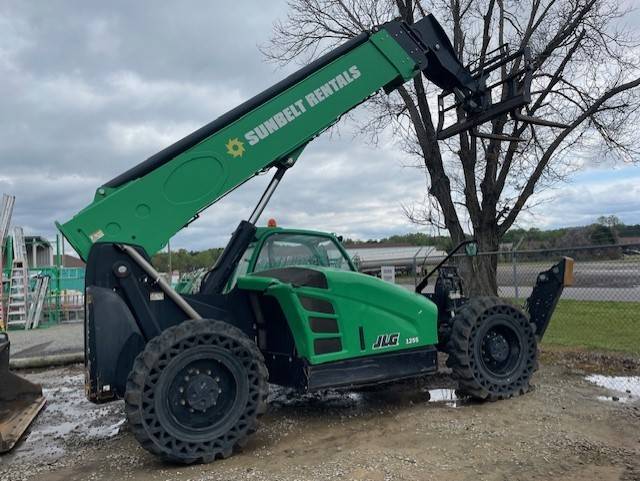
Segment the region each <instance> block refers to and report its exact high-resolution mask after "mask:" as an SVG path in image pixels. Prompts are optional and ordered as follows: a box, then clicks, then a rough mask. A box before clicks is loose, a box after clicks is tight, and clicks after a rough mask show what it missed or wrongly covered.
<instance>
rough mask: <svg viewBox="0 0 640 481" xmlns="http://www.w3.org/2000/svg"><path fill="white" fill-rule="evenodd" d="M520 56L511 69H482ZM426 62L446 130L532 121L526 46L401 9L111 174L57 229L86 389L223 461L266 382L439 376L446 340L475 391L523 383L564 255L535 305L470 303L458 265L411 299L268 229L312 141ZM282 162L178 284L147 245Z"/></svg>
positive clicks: (161, 241) (355, 382) (240, 441)
mask: <svg viewBox="0 0 640 481" xmlns="http://www.w3.org/2000/svg"><path fill="white" fill-rule="evenodd" d="M514 63H516V64H517V65H519V69H518V70H517V71H514V72H513V75H510V76H508V77H506V78H505V79H503V80H501V81H498V83H497V84H491V83H490V82H489V81H488V80H487V79H489V77H490V74H491V73H492V72H496V71H500V70H499V69H501V68H502V67H507V66H513V64H514ZM421 74H423V75H425V77H426V78H427V79H428V80H430V81H431V82H433V83H434V84H436V85H437V86H438V87H440V88H442V89H443V91H444V93H443V95H441V97H440V109H439V112H440V118H439V125H438V132H437V136H438V138H440V139H444V138H447V137H450V136H452V135H456V134H458V133H460V132H463V131H465V130H469V129H471V130H472V131H473V135H478V136H481V135H482V133H481V132H480V131H479V130H477V126H479V125H480V124H482V123H483V122H486V121H488V120H491V119H494V118H496V117H498V116H504V115H511V117H512V118H514V119H516V121H533V120H534V119H530V118H528V117H524V116H522V115H520V111H521V109H522V108H523V107H524V106H525V105H526V104H527V103H528V102H529V101H530V83H531V74H532V69H531V64H530V59H529V55H528V51H527V50H526V49H523V50H519V51H516V52H514V53H509V52H507V50H506V49H505V48H503V49H501V50H500V51H499V53H498V54H497V55H496V56H495V57H493V58H492V59H490V60H488V61H487V62H486V63H485V64H484V65H483V66H481V67H480V68H479V69H476V70H475V71H471V70H470V69H468V68H466V67H465V66H463V65H462V64H461V62H460V61H459V60H458V59H457V57H456V55H455V53H454V50H453V48H452V46H451V43H450V41H449V39H448V38H447V36H446V34H445V33H444V31H443V30H442V28H441V27H440V25H439V24H438V22H437V21H436V20H435V19H434V17H433V16H431V15H429V16H427V17H424V18H423V19H421V20H420V21H418V22H416V23H415V24H412V25H408V24H406V23H405V22H403V21H400V20H394V21H391V22H389V23H386V24H384V25H381V26H379V27H377V28H374V29H373V30H371V31H369V32H364V33H362V34H360V35H358V36H357V37H355V38H353V39H352V40H350V41H348V42H346V43H345V44H343V45H341V46H339V47H338V48H336V49H334V50H333V51H331V52H329V53H327V54H326V55H324V56H323V57H321V58H319V59H318V60H316V61H315V62H313V63H311V64H309V65H308V66H306V67H304V68H302V69H301V70H299V71H297V72H296V73H294V74H292V75H291V76H289V77H288V78H286V79H285V80H283V81H281V82H279V83H277V84H276V85H274V86H272V87H271V88H269V89H268V90H266V91H264V92H262V93H261V94H259V95H257V96H256V97H254V98H252V99H250V100H248V101H247V102H245V103H243V104H242V105H240V106H238V107H237V108H235V109H233V110H231V111H230V112H228V113H226V114H225V115H223V116H222V117H220V118H218V119H217V120H215V121H213V122H211V123H210V124H208V125H205V126H204V127H202V128H201V129H199V130H197V131H195V132H193V133H192V134H190V135H188V136H187V137H185V138H184V139H182V140H180V141H178V142H176V143H175V144H173V145H171V146H169V147H167V148H166V149H164V150H162V151H161V152H159V153H157V154H155V155H153V156H152V157H150V158H149V159H147V160H146V161H144V162H142V163H141V164H139V165H137V166H135V167H133V168H132V169H130V170H128V171H127V172H125V173H123V174H121V175H119V176H117V177H116V178H114V179H113V180H111V181H109V182H107V183H106V184H104V185H102V186H101V187H100V188H98V190H97V192H96V194H95V198H94V200H93V202H92V203H91V204H90V205H88V206H87V207H85V208H84V209H83V210H82V211H80V212H79V213H78V214H77V215H76V216H75V217H73V218H72V219H71V220H69V221H67V222H65V223H64V224H61V225H58V227H59V229H60V230H61V232H62V233H63V234H64V236H65V237H66V239H67V240H68V241H69V242H70V243H71V244H72V245H73V247H74V248H75V249H76V251H77V252H78V253H79V254H80V256H81V257H82V258H83V259H85V260H86V262H87V270H86V290H85V293H86V296H85V299H86V320H85V324H86V326H85V332H86V339H85V351H86V389H87V396H88V397H89V399H90V400H91V401H93V402H96V403H102V402H107V401H111V400H114V399H118V398H124V401H125V406H126V415H127V419H128V421H129V424H130V426H131V429H132V431H133V433H134V434H135V436H136V438H137V439H138V440H139V441H140V443H141V444H142V445H143V446H144V447H145V448H146V449H147V450H149V451H150V452H152V453H154V454H156V455H158V456H161V457H163V458H165V459H167V460H171V461H174V462H180V463H192V462H208V461H212V460H214V459H216V458H224V457H227V456H229V455H230V454H231V453H232V452H233V450H234V448H237V447H239V446H243V445H244V444H245V443H246V441H247V438H248V436H249V435H250V434H251V433H253V432H254V431H255V429H256V420H257V418H258V416H259V415H260V414H262V413H263V412H264V410H265V400H266V396H267V381H268V380H269V381H270V382H273V383H277V384H280V385H284V386H292V387H295V388H299V389H302V390H313V389H324V388H354V387H360V386H367V385H372V384H380V383H388V382H391V381H395V380H398V379H405V378H411V377H417V376H423V375H425V374H429V373H433V372H435V371H436V368H437V354H438V352H439V351H441V352H444V353H446V354H448V356H449V365H450V366H451V368H452V369H453V373H454V375H455V376H456V377H457V378H458V379H459V382H460V389H461V391H462V392H464V393H466V394H468V395H470V396H473V397H474V398H477V399H488V400H494V399H502V398H507V397H510V396H512V395H516V394H521V393H524V392H525V391H527V389H528V387H529V381H530V379H531V376H532V374H533V372H534V370H535V368H536V355H537V340H538V339H539V338H540V337H541V336H542V334H543V333H544V330H545V328H546V326H547V324H548V322H549V318H550V316H551V313H552V312H553V308H554V307H555V302H556V301H557V299H558V297H559V295H560V292H561V290H562V286H563V284H564V282H565V279H566V277H567V276H569V275H570V269H569V268H568V264H567V263H566V262H561V263H560V264H558V265H556V266H554V267H553V268H552V269H551V270H549V271H547V272H545V273H543V274H541V275H540V277H539V279H538V283H537V285H536V287H535V289H534V292H533V294H532V297H531V298H529V300H528V305H527V309H526V311H527V312H525V311H523V310H521V309H519V308H517V307H513V306H511V305H510V304H507V303H505V302H503V301H502V300H500V299H498V298H471V299H468V298H465V297H463V295H462V294H463V293H462V290H461V280H460V277H459V276H458V273H457V272H456V270H455V268H452V267H450V266H444V265H443V266H442V267H441V268H440V269H438V272H439V275H438V278H437V281H436V284H435V292H434V293H433V294H422V290H423V288H424V286H425V284H426V280H425V281H423V282H422V283H421V284H420V285H419V286H418V289H417V292H415V293H413V292H409V291H406V290H405V289H403V288H401V287H398V286H394V285H391V284H388V283H385V282H383V281H382V280H379V279H377V278H374V277H371V276H368V275H364V274H360V273H358V272H356V271H355V269H354V267H353V265H352V263H351V261H350V260H349V258H348V256H347V255H346V253H345V251H344V249H343V248H342V246H341V245H340V243H339V242H338V241H337V239H336V238H335V237H333V236H332V235H330V234H326V233H320V232H309V231H297V230H286V229H278V228H272V229H265V228H263V229H259V228H257V227H256V222H257V220H258V218H259V216H260V214H261V213H262V212H263V210H264V208H265V206H266V204H267V202H268V201H269V199H270V198H271V196H272V194H273V193H274V190H275V189H276V187H277V185H278V184H279V182H280V181H281V179H282V177H283V175H284V173H285V172H286V171H287V169H289V168H290V167H292V166H293V165H294V163H295V162H296V160H297V159H298V157H299V156H300V154H301V152H302V150H303V149H304V147H305V146H306V145H307V144H308V143H309V142H310V141H311V140H313V138H315V137H316V136H318V135H319V134H320V133H322V132H323V131H324V130H325V129H327V128H328V127H330V126H331V125H332V124H334V123H335V122H336V121H337V120H338V119H339V118H340V116H342V115H343V114H345V113H346V112H348V111H350V110H351V109H353V108H354V107H355V106H357V105H358V104H360V103H362V102H364V101H365V100H366V99H367V98H368V97H370V96H371V95H373V94H374V93H376V92H378V91H379V90H380V89H384V90H385V91H386V92H391V91H393V90H394V89H395V88H397V87H398V86H399V85H402V84H403V83H404V82H406V81H408V80H410V79H412V78H414V77H415V76H417V75H421ZM494 90H497V91H498V93H499V95H496V92H494ZM492 93H493V95H492ZM494 97H496V98H497V100H495V101H494ZM444 99H453V103H452V104H451V105H453V107H452V106H451V105H449V106H446V103H445V100H444ZM452 117H455V119H454V121H453V122H451V118H452ZM447 123H449V125H445V124H447ZM271 168H274V169H275V175H274V177H273V179H272V181H271V183H270V184H269V186H268V187H267V189H266V191H265V192H264V194H263V196H262V198H261V199H260V200H259V202H258V204H257V206H256V207H255V210H254V211H253V213H252V215H251V216H250V218H249V219H248V220H243V221H241V222H240V224H239V225H238V227H237V228H236V230H235V232H234V233H233V235H232V236H231V239H230V241H229V244H228V245H227V247H226V248H225V250H224V252H223V253H222V255H221V256H220V258H219V259H218V262H217V263H216V265H215V266H214V267H213V268H212V270H211V271H210V272H209V273H208V275H207V276H206V277H205V278H204V280H203V282H202V285H201V287H200V290H199V292H198V293H196V294H192V295H180V294H178V293H177V292H176V291H175V290H174V289H173V288H172V287H171V286H170V285H169V284H168V283H167V282H166V281H165V280H164V279H163V278H162V277H161V276H160V274H159V273H158V272H157V271H156V270H155V269H154V268H153V267H152V265H151V263H150V256H151V255H153V254H154V253H155V252H157V251H158V250H159V249H161V248H162V247H164V246H165V245H166V243H167V241H168V239H170V237H171V236H173V235H174V234H175V233H176V232H177V231H179V230H180V229H182V228H183V227H185V226H186V225H188V224H189V223H190V222H191V221H193V220H194V219H196V218H197V217H198V214H199V212H201V211H202V210H203V209H205V208H207V207H208V206H210V205H211V204H213V203H215V202H216V201H218V200H219V199H220V198H221V197H222V196H224V195H225V194H226V193H228V192H230V191H231V190H233V189H235V188H236V187H238V186H239V185H241V184H242V183H244V182H245V181H247V180H248V179H250V178H251V177H253V176H254V175H256V174H258V173H261V172H263V171H266V170H268V169H271ZM333 195H335V194H333ZM466 247H467V248H469V249H470V250H472V249H471V248H472V247H473V244H469V246H466Z"/></svg>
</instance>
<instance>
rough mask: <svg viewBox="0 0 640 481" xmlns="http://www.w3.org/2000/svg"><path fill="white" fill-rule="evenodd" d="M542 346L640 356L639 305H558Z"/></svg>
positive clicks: (590, 302) (581, 303) (569, 302)
mask: <svg viewBox="0 0 640 481" xmlns="http://www.w3.org/2000/svg"><path fill="white" fill-rule="evenodd" d="M542 344H543V345H547V346H554V345H555V346H566V347H576V348H587V349H598V350H606V351H622V352H628V353H634V354H640V302H615V301H574V300H568V299H567V300H561V301H559V302H558V306H557V307H556V311H555V313H554V314H553V317H552V319H551V323H550V324H549V327H548V328H547V332H546V333H545V336H544V339H543V341H542Z"/></svg>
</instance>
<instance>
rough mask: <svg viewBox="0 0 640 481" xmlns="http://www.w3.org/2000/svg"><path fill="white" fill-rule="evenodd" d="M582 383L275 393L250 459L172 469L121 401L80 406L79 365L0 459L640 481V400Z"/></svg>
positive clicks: (281, 472)
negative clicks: (479, 393) (481, 395)
mask: <svg viewBox="0 0 640 481" xmlns="http://www.w3.org/2000/svg"><path fill="white" fill-rule="evenodd" d="M554 362H558V361H554ZM604 364H605V363H604V362H603V361H602V360H599V361H598V365H600V366H604ZM606 364H607V366H608V368H611V365H612V364H611V363H606ZM596 367H597V366H596ZM632 369H633V370H635V371H634V372H633V373H631V372H629V371H628V370H627V372H625V374H635V375H638V374H640V372H638V364H634V365H633V368H632ZM586 375H587V373H586V372H583V371H581V370H580V368H579V367H576V365H575V363H573V364H571V363H569V364H562V363H559V364H557V363H554V364H553V365H543V367H542V368H541V369H540V371H539V372H538V373H537V374H536V376H535V378H534V379H535V384H536V389H535V390H534V391H533V392H531V393H529V394H527V395H525V396H522V397H519V398H515V399H512V400H508V401H502V402H497V403H488V404H467V403H464V402H459V401H455V400H453V399H454V398H453V393H452V391H451V390H449V389H448V388H450V387H452V384H451V383H450V381H448V380H447V379H446V378H435V379H432V381H431V382H432V384H431V385H430V386H427V387H426V388H424V389H423V390H420V389H412V390H405V391H401V392H397V391H395V390H387V391H386V392H379V393H375V394H371V393H370V394H367V395H364V394H361V393H336V392H327V393H322V394H320V395H299V394H295V393H291V392H287V391H284V390H282V389H279V388H272V392H271V395H270V410H269V412H268V414H267V415H266V416H265V417H264V418H263V420H262V425H261V428H260V429H259V431H258V433H256V435H254V436H253V437H252V438H251V440H250V442H249V443H248V445H247V446H246V447H245V448H244V450H243V451H242V452H240V453H237V454H236V455H234V456H232V457H231V458H229V459H228V460H225V461H219V462H216V463H213V464H211V465H204V466H191V467H176V466H170V465H167V464H163V463H161V462H159V461H157V460H156V459H155V458H153V457H152V456H151V455H149V454H147V452H146V451H144V450H143V449H142V448H140V447H139V446H138V444H137V443H136V441H135V440H134V439H133V437H132V435H131V434H130V433H129V432H128V431H127V426H126V424H125V423H124V421H123V419H124V418H123V414H122V404H121V403H112V404H107V405H103V406H94V405H91V404H89V403H88V402H87V401H85V400H84V398H83V395H82V382H83V379H82V374H81V369H80V368H79V367H74V368H64V369H53V370H48V371H41V372H37V373H33V374H31V375H30V376H29V377H30V378H31V379H33V380H35V381H37V382H41V383H43V384H44V386H45V388H46V391H45V392H46V395H47V397H48V399H49V405H48V408H47V410H46V411H45V412H44V413H43V414H42V415H41V416H40V418H39V419H38V420H37V421H36V422H35V424H34V426H33V427H32V431H31V435H30V436H29V438H28V439H27V440H26V441H25V442H23V443H22V444H21V445H20V447H19V448H18V449H17V450H16V451H15V452H14V453H12V454H11V455H9V456H4V457H0V479H2V480H3V481H18V480H25V481H27V480H42V481H75V480H105V481H120V480H144V481H148V480H149V481H150V480H167V481H172V480H176V481H178V480H192V481H196V480H245V479H246V480H258V481H259V480H269V481H272V480H322V481H325V480H376V481H383V480H416V481H417V480H421V481H422V480H437V481H454V480H474V481H475V480H496V481H497V480H509V481H511V480H556V481H584V480H591V479H598V480H604V481H612V480H627V481H630V480H638V479H640V401H639V400H638V398H634V397H629V396H630V395H627V394H625V393H620V392H616V393H612V392H611V391H608V390H607V389H604V388H601V387H598V386H596V385H594V384H592V383H590V382H588V381H587V380H586ZM438 388H442V389H438ZM426 389H431V393H432V401H429V396H428V395H427V393H426V392H425V391H426ZM612 395H615V396H616V397H617V398H618V399H619V400H618V401H613V400H612V397H611V396H612Z"/></svg>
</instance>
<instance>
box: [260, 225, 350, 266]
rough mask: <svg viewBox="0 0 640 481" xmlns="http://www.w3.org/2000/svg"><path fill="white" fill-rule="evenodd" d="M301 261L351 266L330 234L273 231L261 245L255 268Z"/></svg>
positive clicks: (301, 262)
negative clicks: (324, 235) (329, 236)
mask: <svg viewBox="0 0 640 481" xmlns="http://www.w3.org/2000/svg"><path fill="white" fill-rule="evenodd" d="M304 265H312V266H323V267H333V268H336V269H342V270H347V271H348V270H351V266H350V265H349V262H348V260H347V258H346V257H345V256H344V255H343V254H342V251H341V250H340V249H339V248H338V246H337V245H336V243H335V241H334V240H333V239H331V238H328V237H323V236H315V235H307V234H272V235H270V236H269V237H268V238H267V239H266V240H265V242H264V244H263V245H262V249H261V250H260V254H259V255H258V259H257V261H256V265H255V268H254V272H259V271H264V270H268V269H278V268H282V267H290V266H304Z"/></svg>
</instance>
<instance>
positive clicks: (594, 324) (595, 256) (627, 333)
mask: <svg viewBox="0 0 640 481" xmlns="http://www.w3.org/2000/svg"><path fill="white" fill-rule="evenodd" d="M478 255H479V256H494V257H495V259H494V260H495V261H496V262H497V285H498V295H499V296H500V297H504V298H507V299H509V300H511V301H512V302H514V303H516V304H520V305H522V304H524V302H525V301H526V299H527V297H528V296H529V295H530V294H531V291H532V289H533V286H534V285H535V283H536V279H537V276H538V274H539V273H540V272H542V271H545V270H547V269H549V268H550V267H551V266H552V265H553V264H555V263H557V262H558V261H560V260H561V259H562V257H565V256H566V257H571V258H573V259H574V260H575V265H574V284H573V285H572V286H570V287H566V288H565V289H564V291H563V293H562V297H561V299H560V302H559V303H558V306H557V308H556V311H555V313H554V315H553V318H552V320H551V324H550V326H549V329H548V331H547V333H546V335H545V338H544V344H545V345H548V346H558V347H566V348H571V349H576V350H590V351H615V352H619V353H624V354H627V355H631V356H634V357H637V358H640V244H629V245H599V246H584V247H571V248H561V249H536V250H517V251H516V250H506V251H500V252H487V253H479V254H478ZM460 257H461V256H456V258H458V259H459V258H460ZM441 260H442V257H435V258H429V259H427V260H426V262H425V264H424V265H422V266H420V268H418V269H416V270H415V272H414V279H415V281H414V282H417V280H418V279H419V277H420V275H421V273H423V272H426V271H427V270H428V269H430V268H432V267H433V266H435V265H436V264H437V263H438V262H439V261H441ZM453 262H456V259H454V260H453ZM431 288H433V286H431Z"/></svg>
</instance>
